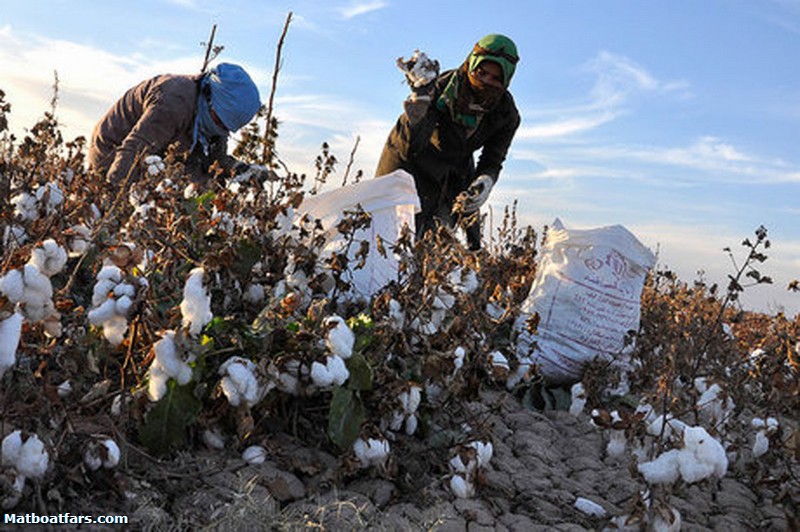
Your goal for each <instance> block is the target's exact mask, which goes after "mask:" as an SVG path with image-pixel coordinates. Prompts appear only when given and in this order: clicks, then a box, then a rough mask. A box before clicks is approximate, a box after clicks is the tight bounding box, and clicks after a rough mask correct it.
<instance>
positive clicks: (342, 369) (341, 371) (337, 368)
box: [327, 355, 350, 386]
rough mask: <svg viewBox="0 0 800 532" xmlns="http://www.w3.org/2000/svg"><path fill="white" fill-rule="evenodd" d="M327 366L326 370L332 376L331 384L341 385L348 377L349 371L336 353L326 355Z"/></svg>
mask: <svg viewBox="0 0 800 532" xmlns="http://www.w3.org/2000/svg"><path fill="white" fill-rule="evenodd" d="M327 366H328V371H329V372H330V374H331V376H332V377H333V384H335V385H337V386H341V385H342V384H344V383H345V382H346V381H347V379H349V378H350V372H349V371H348V370H347V366H346V365H345V363H344V360H343V359H342V357H340V356H336V355H333V356H330V357H328V363H327Z"/></svg>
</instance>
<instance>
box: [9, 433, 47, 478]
mask: <svg viewBox="0 0 800 532" xmlns="http://www.w3.org/2000/svg"><path fill="white" fill-rule="evenodd" d="M48 463H49V457H48V455H47V451H46V450H45V448H44V443H42V441H41V440H40V439H39V437H38V436H37V435H36V434H34V435H32V436H30V437H29V438H28V439H27V440H25V443H23V444H22V447H20V449H19V456H17V463H16V469H17V472H18V473H19V474H20V475H22V476H24V477H26V478H41V477H42V476H44V474H45V472H46V471H47V465H48Z"/></svg>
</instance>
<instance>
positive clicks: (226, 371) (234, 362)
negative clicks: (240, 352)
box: [219, 357, 260, 406]
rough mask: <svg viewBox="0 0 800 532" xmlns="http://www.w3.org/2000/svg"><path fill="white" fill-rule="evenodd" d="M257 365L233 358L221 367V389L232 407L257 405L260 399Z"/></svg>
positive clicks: (243, 359)
mask: <svg viewBox="0 0 800 532" xmlns="http://www.w3.org/2000/svg"><path fill="white" fill-rule="evenodd" d="M255 370H256V365H255V364H254V363H253V362H252V361H251V360H248V359H246V358H242V357H231V358H229V359H228V360H226V361H225V362H224V363H223V364H222V365H221V366H220V367H219V374H220V375H222V380H221V381H220V387H221V388H222V393H224V394H225V397H227V398H228V403H229V404H230V405H231V406H239V405H240V404H245V405H247V406H253V405H255V404H256V403H257V402H258V400H259V399H260V390H259V386H258V380H257V379H256V376H255Z"/></svg>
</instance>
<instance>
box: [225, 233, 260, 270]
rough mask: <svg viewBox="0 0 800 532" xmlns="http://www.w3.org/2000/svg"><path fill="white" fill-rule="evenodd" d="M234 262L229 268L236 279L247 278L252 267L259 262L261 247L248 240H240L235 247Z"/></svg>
mask: <svg viewBox="0 0 800 532" xmlns="http://www.w3.org/2000/svg"><path fill="white" fill-rule="evenodd" d="M236 259H237V260H236V261H235V262H234V263H233V265H232V266H231V269H232V270H233V273H234V274H235V275H236V276H237V277H241V278H244V277H247V276H248V275H249V274H250V272H252V271H253V266H255V265H256V263H257V262H258V261H260V260H261V246H259V245H257V244H256V243H255V242H251V241H250V240H241V241H240V242H239V243H238V244H237V245H236Z"/></svg>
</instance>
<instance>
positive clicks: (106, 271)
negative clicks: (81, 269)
mask: <svg viewBox="0 0 800 532" xmlns="http://www.w3.org/2000/svg"><path fill="white" fill-rule="evenodd" d="M97 280H98V281H104V280H108V281H113V286H116V285H117V284H118V283H121V282H122V270H120V269H119V268H118V267H117V266H115V265H113V264H106V265H105V266H103V267H102V268H100V271H99V272H97Z"/></svg>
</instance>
